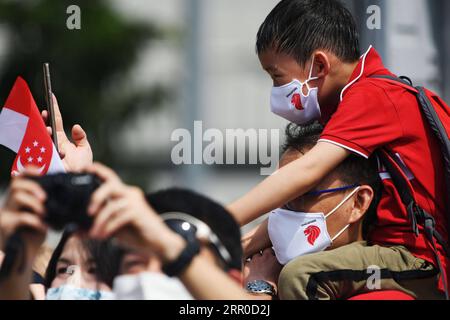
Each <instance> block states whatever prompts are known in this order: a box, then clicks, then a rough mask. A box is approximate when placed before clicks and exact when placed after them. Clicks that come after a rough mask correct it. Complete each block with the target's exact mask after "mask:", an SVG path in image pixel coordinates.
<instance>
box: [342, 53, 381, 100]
mask: <svg viewBox="0 0 450 320" xmlns="http://www.w3.org/2000/svg"><path fill="white" fill-rule="evenodd" d="M372 48H373V46H372V45H370V46H369V49H367V51H366V53H364V54H363V55H362V56H361V58H360V59H362V66H361V73H360V74H359V76H357V77H356V78H355V79H353V80H352V81H351V82H350V83H348V84H347V85H346V86H345V87H344V89H342V91H341V101H342V99H343V97H344V92H345V90H347V89H348V88H350V87H351V86H352V85H353V84H354V83H355V82H356V81H358V80H359V79H360V78H361V77H362V75H363V73H364V68H365V65H366V58H367V55H368V54H369V52H370V50H371V49H372Z"/></svg>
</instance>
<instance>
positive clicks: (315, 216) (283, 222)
mask: <svg viewBox="0 0 450 320" xmlns="http://www.w3.org/2000/svg"><path fill="white" fill-rule="evenodd" d="M350 188H355V189H354V190H353V191H352V192H351V193H350V194H349V195H348V196H346V197H345V198H344V199H343V200H342V201H341V202H340V203H339V204H338V205H337V206H336V207H335V208H334V209H333V210H331V211H330V212H329V213H328V214H326V215H325V214H324V213H323V212H320V213H308V212H295V211H290V210H285V209H281V208H280V209H276V210H274V211H273V212H272V213H271V214H270V215H269V226H268V229H269V237H270V240H271V241H272V245H273V249H274V251H275V255H276V257H277V260H278V261H279V262H280V264H282V265H285V264H287V263H288V262H289V261H291V260H293V259H294V258H296V257H299V256H302V255H306V254H311V253H315V252H320V251H323V250H325V249H327V248H328V247H330V246H331V244H332V243H333V241H334V240H336V239H337V238H338V237H339V236H340V235H341V234H342V233H343V232H344V231H345V230H346V229H347V228H348V227H349V226H350V225H346V226H345V227H344V228H342V229H341V230H340V231H339V232H338V233H337V234H336V235H335V236H334V237H332V238H331V237H330V234H329V233H328V230H327V224H326V219H327V218H328V217H329V216H331V215H332V214H333V213H335V212H336V211H337V210H338V209H339V208H340V207H341V206H342V205H343V204H344V203H345V202H346V201H348V200H349V199H350V198H351V197H352V196H353V195H354V194H355V193H356V192H358V190H359V189H360V188H361V187H359V186H349V187H343V188H338V189H331V190H323V191H319V192H318V193H330V192H337V191H343V190H347V189H350Z"/></svg>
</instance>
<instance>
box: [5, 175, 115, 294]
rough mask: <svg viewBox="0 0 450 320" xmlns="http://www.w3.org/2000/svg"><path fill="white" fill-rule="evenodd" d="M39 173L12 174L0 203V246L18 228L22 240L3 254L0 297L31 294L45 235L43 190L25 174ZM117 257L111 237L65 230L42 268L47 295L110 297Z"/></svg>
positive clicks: (44, 195) (44, 197) (44, 196)
mask: <svg viewBox="0 0 450 320" xmlns="http://www.w3.org/2000/svg"><path fill="white" fill-rule="evenodd" d="M38 174H39V173H38V172H36V171H35V170H33V169H27V171H26V172H25V173H24V175H23V176H20V177H14V178H13V180H12V182H11V186H10V190H9V192H8V195H7V199H6V202H5V205H4V206H3V207H2V208H0V250H1V251H5V249H7V248H6V245H7V240H8V239H10V238H11V236H13V235H14V234H16V233H17V232H18V231H20V232H21V237H20V238H21V240H22V243H23V254H18V255H17V256H16V257H15V258H13V259H10V260H9V261H7V260H8V255H6V256H5V257H4V258H3V262H2V269H1V272H0V300H3V299H9V300H27V299H30V298H34V296H33V295H32V294H31V293H30V283H32V282H33V276H34V275H35V274H34V273H33V263H34V261H35V259H36V256H37V255H38V253H39V250H40V248H41V246H42V244H43V242H44V241H45V238H46V235H47V226H46V224H45V223H44V222H43V217H44V214H45V213H44V212H45V208H44V202H45V199H46V194H45V192H44V191H43V190H42V188H41V187H40V186H39V185H38V184H37V183H36V182H34V181H32V180H30V179H28V178H27V177H26V176H30V175H38ZM6 251H7V250H6ZM10 257H11V256H10ZM120 259H121V250H120V249H118V248H117V247H115V246H113V245H112V244H111V242H110V241H95V240H83V239H82V238H81V237H80V235H78V234H74V233H71V232H65V233H64V234H63V237H62V239H61V241H60V242H59V244H58V246H57V247H56V249H55V251H54V253H53V255H52V257H51V259H50V262H49V265H48V267H47V271H46V279H45V281H44V284H45V285H46V287H47V288H48V290H47V294H46V298H47V299H53V300H54V299H74V300H75V299H108V298H109V299H110V298H112V294H111V292H110V291H111V287H112V280H113V278H114V277H115V275H116V274H117V273H118V269H119V262H120ZM7 269H8V271H7V272H5V270H7ZM108 291H109V292H108Z"/></svg>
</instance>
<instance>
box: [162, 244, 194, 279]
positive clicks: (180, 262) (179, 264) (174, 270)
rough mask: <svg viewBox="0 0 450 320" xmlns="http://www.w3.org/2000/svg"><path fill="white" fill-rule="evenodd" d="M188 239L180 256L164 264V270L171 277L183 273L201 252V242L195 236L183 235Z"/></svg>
mask: <svg viewBox="0 0 450 320" xmlns="http://www.w3.org/2000/svg"><path fill="white" fill-rule="evenodd" d="M183 238H184V239H185V240H186V247H185V248H184V249H183V251H182V252H181V253H180V255H179V256H178V258H177V259H176V260H175V261H173V262H170V263H168V264H165V265H163V267H162V271H163V272H164V273H165V274H166V275H168V276H169V277H176V276H178V275H179V274H180V273H182V272H183V271H184V270H185V269H186V268H187V267H188V266H189V264H190V263H191V261H192V259H194V257H195V256H196V255H198V254H199V253H200V242H199V241H198V240H197V238H195V237H194V236H190V237H189V236H187V237H183Z"/></svg>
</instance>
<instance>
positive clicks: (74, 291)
mask: <svg viewBox="0 0 450 320" xmlns="http://www.w3.org/2000/svg"><path fill="white" fill-rule="evenodd" d="M45 299H46V300H114V294H113V293H112V292H108V291H100V290H92V289H85V288H77V287H74V286H72V285H62V286H60V287H58V288H50V289H48V290H47V294H46V297H45Z"/></svg>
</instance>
